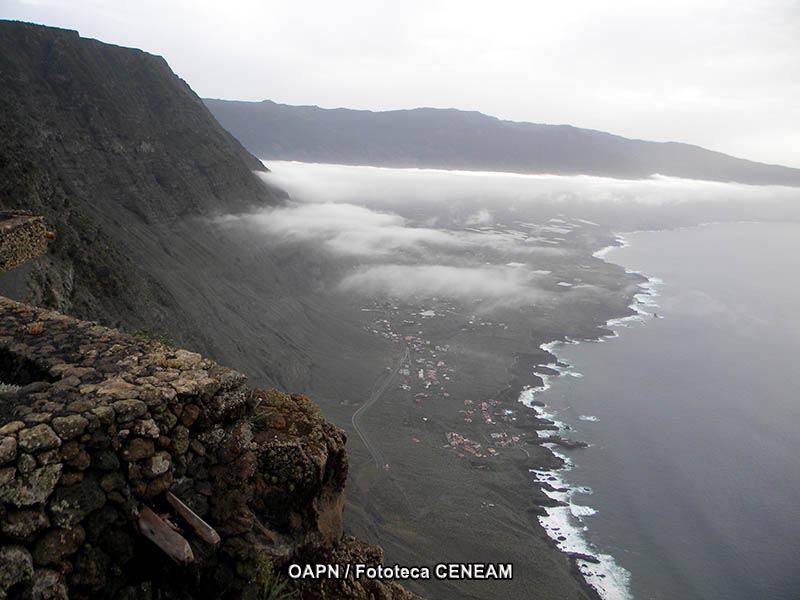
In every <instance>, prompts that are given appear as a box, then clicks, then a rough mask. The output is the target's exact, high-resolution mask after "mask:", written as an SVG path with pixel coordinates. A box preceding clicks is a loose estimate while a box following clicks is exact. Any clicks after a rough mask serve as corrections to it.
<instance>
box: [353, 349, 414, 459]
mask: <svg viewBox="0 0 800 600" xmlns="http://www.w3.org/2000/svg"><path fill="white" fill-rule="evenodd" d="M410 357H411V352H410V351H409V349H408V346H406V348H405V350H404V351H403V354H402V356H401V357H400V359H399V360H398V361H397V364H396V365H395V367H394V368H393V369H391V370H390V371H389V372H388V373H386V375H385V376H384V377H383V380H382V381H380V380H379V381H378V383H377V384H376V386H375V389H374V390H373V391H372V394H370V397H369V398H368V399H367V401H366V402H364V404H362V405H361V406H360V407H359V408H358V410H357V411H356V412H354V413H353V417H352V419H351V421H352V423H353V429H355V430H356V433H357V434H358V437H360V438H361V441H362V442H364V445H365V446H366V447H367V450H369V453H370V454H371V455H372V458H373V459H374V460H375V466H376V467H377V468H378V469H387V468H388V467H389V465H388V463H387V462H386V459H385V458H384V456H383V452H381V451H380V448H378V447H377V446H375V445H374V444H372V443H371V442H370V441H369V439H368V438H367V436H366V434H365V433H364V430H363V429H362V427H361V425H360V422H361V417H363V416H364V413H365V412H367V410H369V408H370V407H371V406H372V405H373V404H375V403H376V402H377V401H378V400H380V398H381V396H383V394H384V393H385V392H386V390H388V389H389V386H390V385H392V383H393V382H394V380H395V378H396V377H397V372H398V371H399V370H400V367H402V366H403V363H405V362H408V361H409V360H410Z"/></svg>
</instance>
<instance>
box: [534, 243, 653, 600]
mask: <svg viewBox="0 0 800 600" xmlns="http://www.w3.org/2000/svg"><path fill="white" fill-rule="evenodd" d="M629 245H630V244H629V243H628V242H627V241H626V240H625V239H624V238H622V237H617V239H616V243H615V244H614V245H611V246H607V247H605V248H602V249H601V250H598V251H597V252H595V253H594V256H595V257H596V258H600V259H603V258H604V257H605V256H607V255H608V253H609V252H611V251H612V250H613V249H615V248H624V247H626V246H629ZM628 272H629V273H630V272H632V271H628ZM637 274H639V275H642V274H641V273H637ZM662 284H663V281H662V280H660V279H658V278H656V277H650V278H648V279H647V281H646V282H645V283H642V284H640V285H639V288H640V291H639V292H637V293H636V294H634V296H633V302H632V303H631V304H630V306H629V308H630V309H631V310H633V311H634V314H632V315H629V316H626V317H619V318H615V319H609V320H608V321H607V322H606V324H605V327H604V328H605V329H606V330H608V331H609V333H607V334H605V335H602V336H598V337H596V338H590V339H581V340H574V339H570V338H565V339H564V340H554V341H552V342H547V343H545V344H542V345H541V346H540V348H541V349H542V350H544V351H545V352H547V353H548V354H550V355H551V356H552V357H553V360H552V361H550V362H548V363H547V364H541V365H539V366H542V367H547V368H548V369H551V370H554V371H556V373H557V374H556V375H549V374H541V373H537V374H538V375H539V377H540V378H541V379H542V384H541V385H540V386H536V387H528V388H526V389H524V390H523V391H522V392H521V393H520V396H519V401H520V402H522V403H523V404H525V405H526V406H528V407H530V408H532V409H533V410H534V411H535V412H536V414H537V416H538V417H540V418H542V419H547V420H548V421H550V422H551V423H552V424H553V425H555V426H556V428H557V429H556V430H540V431H539V432H538V435H539V437H540V438H541V439H544V440H546V439H547V438H548V437H552V436H555V435H558V436H560V435H561V434H562V433H563V432H565V431H568V430H569V429H570V428H569V426H568V425H567V424H566V423H564V422H563V421H560V420H559V419H558V418H557V412H556V411H555V410H554V409H553V408H552V407H549V406H547V405H546V404H544V403H542V402H541V401H539V400H538V399H537V397H536V396H537V395H538V394H541V393H542V392H545V391H547V390H548V389H550V387H551V379H552V378H553V377H558V376H561V375H571V376H573V377H582V375H581V374H580V373H578V372H577V371H574V369H573V367H572V365H570V364H569V363H567V362H566V361H565V360H563V358H559V357H558V356H557V354H556V350H557V349H558V348H559V347H560V346H563V345H567V344H577V343H580V342H605V341H606V340H609V339H613V338H616V337H619V332H618V331H617V329H620V328H627V327H629V326H630V325H632V324H634V323H640V322H643V321H645V320H649V319H651V318H653V317H654V316H655V314H654V313H655V311H654V310H653V309H655V308H657V307H658V303H657V302H656V298H657V297H658V295H659V294H658V286H660V285H662ZM578 419H580V420H581V421H587V422H596V421H598V420H599V419H598V418H597V417H596V416H594V415H580V416H579V417H578ZM543 445H544V446H546V447H547V448H549V449H550V451H551V452H552V453H553V454H554V455H555V456H557V457H559V458H560V459H561V460H562V461H563V467H562V468H561V469H559V470H532V471H531V473H532V474H533V475H534V476H535V477H536V480H537V481H538V482H539V483H541V484H547V485H543V491H544V493H545V494H546V495H547V496H548V497H550V498H552V499H554V500H558V501H560V502H562V503H563V504H564V505H563V506H555V507H547V508H546V509H545V512H546V514H545V515H544V516H540V517H539V522H540V523H541V524H542V527H544V529H545V531H546V532H547V534H548V536H550V538H551V539H552V540H553V541H555V543H556V545H557V546H558V548H559V549H560V550H561V551H563V552H566V553H572V554H573V555H576V559H575V561H576V563H577V565H578V569H579V570H580V572H581V574H582V575H583V577H584V578H585V579H586V581H587V583H589V585H591V586H592V587H593V588H594V589H595V590H597V593H598V594H599V595H600V597H601V598H603V599H604V600H631V599H632V598H633V596H632V595H631V592H630V586H629V583H630V573H629V572H628V571H627V570H626V569H625V568H624V567H622V566H621V565H619V564H617V562H616V561H615V560H614V557H613V556H611V555H609V554H605V553H602V552H599V551H598V550H597V549H596V548H595V547H594V546H593V545H592V544H591V543H590V542H589V541H588V540H587V539H586V536H585V532H586V531H587V530H588V526H587V525H586V524H585V523H584V519H587V518H591V517H592V516H594V515H595V514H597V511H596V510H595V509H593V508H591V507H590V506H586V505H583V504H577V503H575V502H573V496H575V495H576V494H583V495H585V494H590V493H591V490H590V489H588V488H584V487H576V486H573V485H571V484H570V483H569V482H567V481H566V479H565V477H564V474H565V473H567V472H568V471H570V470H571V469H572V467H573V461H572V459H571V458H570V457H569V456H567V455H566V454H563V453H562V452H560V451H559V450H560V448H558V447H557V446H556V445H555V444H548V443H547V442H544V443H543ZM581 556H585V557H589V558H588V560H587V559H583V558H581Z"/></svg>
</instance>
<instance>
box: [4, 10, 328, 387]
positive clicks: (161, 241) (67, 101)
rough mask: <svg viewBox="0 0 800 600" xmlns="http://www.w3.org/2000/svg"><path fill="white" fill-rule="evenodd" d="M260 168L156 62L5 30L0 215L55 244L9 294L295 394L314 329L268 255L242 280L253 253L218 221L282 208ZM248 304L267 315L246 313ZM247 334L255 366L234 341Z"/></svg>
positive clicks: (30, 28) (49, 34)
mask: <svg viewBox="0 0 800 600" xmlns="http://www.w3.org/2000/svg"><path fill="white" fill-rule="evenodd" d="M263 169H264V167H263V166H262V165H261V163H260V162H259V161H258V160H256V159H255V158H254V157H253V156H251V155H250V154H248V153H247V152H246V151H245V150H244V149H243V148H242V147H241V145H240V144H239V143H238V142H237V141H236V140H235V139H234V138H233V137H232V136H231V135H230V134H228V133H227V132H226V131H225V130H223V129H222V127H220V125H219V124H218V123H217V122H216V121H215V120H214V118H213V117H212V116H211V114H210V113H209V112H208V110H207V109H206V107H205V106H204V104H203V103H202V102H201V101H200V99H199V98H198V97H197V96H196V95H195V94H194V92H192V90H191V89H190V88H189V87H188V86H187V85H186V84H185V83H184V82H183V81H182V80H181V79H179V78H178V77H177V76H176V75H175V74H174V73H172V71H171V70H170V69H169V66H168V65H167V63H166V62H165V61H164V60H163V59H162V58H160V57H156V56H152V55H150V54H147V53H145V52H142V51H139V50H134V49H129V48H120V47H116V46H112V45H108V44H103V43H101V42H98V41H95V40H88V39H84V38H81V37H80V36H79V35H78V34H77V32H74V31H66V30H61V29H54V28H49V27H42V26H38V25H30V24H25V23H17V22H8V21H5V22H0V209H17V208H24V209H27V210H30V211H31V212H33V213H35V214H40V215H43V216H44V217H45V219H46V221H47V224H48V227H50V228H52V229H53V230H55V231H56V234H57V237H56V239H55V240H54V241H53V242H52V243H51V245H50V252H49V253H48V255H47V256H46V257H43V258H41V259H39V260H37V261H35V262H34V263H32V265H30V266H29V267H27V268H26V269H25V270H23V271H21V272H18V273H17V274H15V275H14V278H9V279H7V280H5V281H6V282H7V281H11V280H12V279H15V283H14V285H13V286H10V284H9V283H5V282H0V293H5V294H6V295H10V296H12V297H14V298H16V299H18V300H23V301H29V302H33V303H35V304H38V305H43V306H47V307H50V308H53V309H57V310H59V311H62V312H67V313H69V314H73V315H76V316H78V317H83V318H87V319H93V320H98V321H100V322H101V323H103V324H106V325H110V326H115V327H123V328H125V329H127V330H129V331H136V330H140V329H146V330H148V331H150V332H154V333H157V334H159V335H162V334H163V335H166V336H167V337H168V338H169V339H171V340H173V341H175V342H176V343H179V344H180V345H181V346H185V347H189V348H192V349H194V350H198V351H201V352H203V353H204V354H208V355H211V356H213V357H217V358H224V359H225V360H226V362H229V363H231V364H236V365H237V366H239V367H240V368H242V369H246V370H247V371H248V373H250V374H252V375H253V376H254V377H257V378H258V379H259V380H260V381H262V382H268V383H272V384H280V385H284V386H285V387H287V388H293V389H297V385H298V384H299V383H302V381H303V380H304V377H306V376H307V375H306V371H307V366H306V365H307V363H308V359H307V358H306V357H305V354H304V351H303V350H302V348H301V347H300V346H299V345H300V344H302V342H303V332H304V331H305V332H309V335H310V332H311V331H313V327H311V326H307V327H304V314H305V312H306V311H305V309H304V308H303V307H302V306H301V305H300V304H299V303H298V302H297V301H296V299H295V294H294V291H293V290H292V289H290V288H289V286H288V284H287V281H286V280H287V277H286V276H285V274H286V273H287V270H286V269H285V268H283V267H281V268H279V267H278V266H277V265H276V264H275V261H276V260H279V258H276V257H273V256H261V257H258V260H257V261H256V262H257V264H258V272H257V276H256V277H249V276H250V275H252V274H253V268H252V265H248V264H245V263H243V262H242V260H241V256H242V254H247V253H250V254H252V252H250V250H249V249H248V248H247V247H246V246H242V244H240V243H239V242H238V241H237V240H235V239H226V238H225V237H224V236H223V235H221V234H220V232H219V231H218V229H216V228H214V227H212V226H211V224H210V220H209V218H210V217H213V216H214V215H217V214H220V213H230V212H242V211H246V210H248V209H250V208H252V207H263V206H265V205H272V204H275V203H278V202H280V201H281V198H282V197H283V196H285V194H283V193H282V192H280V191H279V190H274V189H270V188H268V187H267V186H266V185H265V184H264V183H263V182H262V181H261V180H260V179H259V178H258V177H257V175H256V174H254V171H258V170H263ZM237 253H238V254H237ZM248 278H249V279H252V280H253V282H254V283H252V284H251V285H249V287H248V286H240V287H239V288H238V289H234V288H235V286H237V285H238V284H236V283H231V284H228V283H226V282H227V281H232V282H233V281H239V280H247V279H248ZM4 286H5V287H4ZM9 286H10V287H13V289H10V287H9ZM244 297H247V298H258V299H259V300H260V301H263V302H265V303H267V302H268V303H269V305H270V307H271V309H270V310H269V311H266V310H258V311H254V314H247V315H242V314H241V313H242V309H241V308H240V307H239V306H237V302H238V301H239V300H240V298H244ZM248 302H252V301H251V300H248ZM288 323H292V324H294V326H296V331H295V332H289V331H287V324H288ZM254 332H255V335H257V336H258V337H259V339H260V342H261V344H260V345H261V347H262V351H261V352H260V354H259V355H254V354H253V352H251V351H249V350H248V349H247V348H245V347H243V346H242V344H241V340H242V339H243V338H247V337H248V336H252V335H254Z"/></svg>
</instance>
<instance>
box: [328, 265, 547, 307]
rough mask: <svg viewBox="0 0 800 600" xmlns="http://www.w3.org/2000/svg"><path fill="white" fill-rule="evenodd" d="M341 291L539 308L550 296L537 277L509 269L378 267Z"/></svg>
mask: <svg viewBox="0 0 800 600" xmlns="http://www.w3.org/2000/svg"><path fill="white" fill-rule="evenodd" d="M339 288H340V289H341V290H342V291H345V292H359V293H361V294H365V295H368V296H392V297H397V298H405V299H410V298H415V297H432V296H438V297H446V298H455V299H460V300H478V299H480V300H488V301H493V302H499V303H502V304H535V303H536V302H538V301H540V300H542V299H543V298H544V297H545V295H546V294H545V292H544V291H542V290H539V289H537V288H536V287H535V277H534V275H533V274H531V273H530V272H528V271H526V270H524V269H516V268H513V267H505V266H502V267H501V266H481V267H455V266H451V265H394V264H392V265H378V266H373V267H367V268H363V269H360V270H358V271H356V272H355V273H352V274H350V275H348V276H347V277H345V278H344V279H343V280H342V282H341V283H340V284H339Z"/></svg>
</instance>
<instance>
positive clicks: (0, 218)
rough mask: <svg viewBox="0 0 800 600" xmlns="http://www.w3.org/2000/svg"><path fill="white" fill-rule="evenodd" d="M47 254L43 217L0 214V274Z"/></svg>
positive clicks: (45, 229)
mask: <svg viewBox="0 0 800 600" xmlns="http://www.w3.org/2000/svg"><path fill="white" fill-rule="evenodd" d="M45 252H47V228H46V227H45V225H44V218H43V217H38V216H37V217H35V216H31V215H26V214H23V213H16V212H0V273H2V272H4V271H10V270H11V269H14V268H16V267H18V266H19V265H21V264H22V263H24V262H26V261H29V260H32V259H34V258H36V257H38V256H41V255H42V254H44V253H45Z"/></svg>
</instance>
